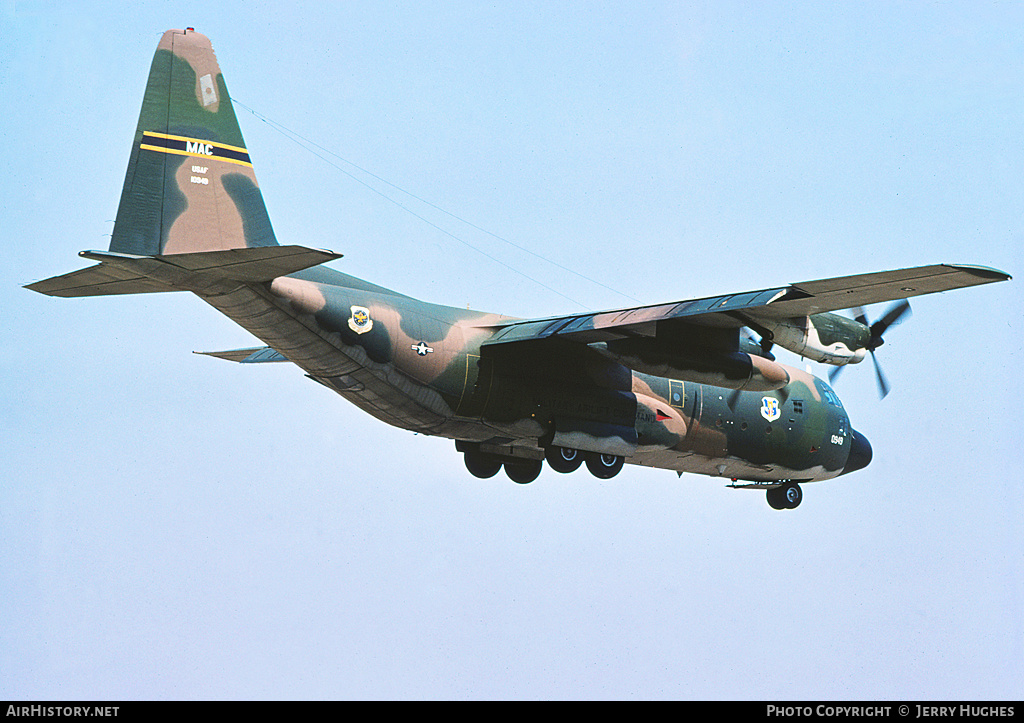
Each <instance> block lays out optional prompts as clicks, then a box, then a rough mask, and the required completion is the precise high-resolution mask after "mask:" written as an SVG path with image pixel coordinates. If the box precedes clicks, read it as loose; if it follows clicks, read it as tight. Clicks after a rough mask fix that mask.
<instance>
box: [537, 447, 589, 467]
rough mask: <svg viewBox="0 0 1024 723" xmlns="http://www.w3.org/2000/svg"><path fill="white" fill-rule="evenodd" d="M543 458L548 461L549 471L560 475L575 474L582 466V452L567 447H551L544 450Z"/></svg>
mask: <svg viewBox="0 0 1024 723" xmlns="http://www.w3.org/2000/svg"><path fill="white" fill-rule="evenodd" d="M544 458H545V459H546V460H547V461H548V466H549V467H550V468H551V469H553V470H555V472H561V473H562V474H569V473H570V472H575V471H576V470H578V469H579V468H580V465H581V464H583V452H580V451H579V450H578V449H569V448H568V447H555V446H554V445H552V446H550V447H548V448H547V449H546V450H544Z"/></svg>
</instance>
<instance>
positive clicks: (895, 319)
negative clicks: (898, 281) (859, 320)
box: [871, 299, 912, 340]
mask: <svg viewBox="0 0 1024 723" xmlns="http://www.w3.org/2000/svg"><path fill="white" fill-rule="evenodd" d="M908 313H912V312H911V311H910V302H909V301H907V300H906V299H901V300H900V301H897V302H896V303H895V304H893V305H892V306H890V307H889V310H888V311H886V312H885V314H884V315H883V316H882V318H881V319H879V320H878V321H876V322H875V323H874V324H872V325H871V336H873V337H877V338H878V339H879V340H881V338H882V334H884V333H885V332H886V330H887V329H888V328H889V327H890V326H895V325H896V324H899V323H900V322H901V321H903V318H904V317H905V316H906V315H907V314H908Z"/></svg>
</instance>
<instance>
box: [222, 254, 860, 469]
mask: <svg viewBox="0 0 1024 723" xmlns="http://www.w3.org/2000/svg"><path fill="white" fill-rule="evenodd" d="M242 296H244V297H248V299H247V301H246V302H242V301H241V299H240V298H237V297H242ZM229 300H230V301H229ZM207 301H208V302H209V303H211V304H212V305H214V306H215V307H217V308H218V309H219V310H221V311H222V312H224V313H226V314H228V315H229V316H231V317H232V318H233V319H235V321H237V322H238V323H240V324H241V325H242V326H244V327H246V328H247V329H249V330H250V331H251V332H252V333H253V334H255V335H256V336H258V337H259V338H261V339H262V340H263V341H264V342H266V343H267V344H268V345H269V346H271V347H272V348H274V349H276V350H277V351H279V352H281V353H282V354H283V355H284V356H286V357H287V358H288V359H289V360H290V361H293V362H295V363H297V364H299V366H301V367H303V368H304V369H305V370H306V372H307V373H308V374H309V375H310V376H311V377H312V378H314V379H316V380H317V381H319V382H321V383H323V384H324V385H326V386H328V387H330V388H331V389H334V390H335V391H337V392H338V393H339V394H341V395H342V396H343V397H345V398H346V399H348V400H349V401H351V402H353V403H354V404H356V405H357V406H359V407H360V408H362V409H363V410H365V411H366V412H368V413H370V414H372V415H373V416H375V417H377V418H378V419H381V420H382V421H385V422H387V423H388V424H392V425H394V426H397V427H401V428H404V429H409V430H413V431H416V432H420V433H424V434H431V435H437V436H442V437H449V438H452V439H456V440H466V441H472V442H477V443H480V444H482V445H483V449H484V450H485V451H488V452H491V453H494V454H499V455H502V456H507V457H525V458H533V459H540V458H542V457H543V455H544V447H545V446H547V444H549V443H550V442H551V440H552V438H553V436H554V435H555V434H557V433H559V432H561V433H562V434H564V435H570V437H571V438H572V439H573V440H575V445H574V446H575V448H578V449H582V450H590V451H597V452H602V451H607V452H608V453H618V454H622V455H623V456H625V457H626V458H627V461H628V462H630V463H633V464H641V465H647V466H652V467H660V468H665V469H672V470H676V471H679V472H696V473H700V474H710V475H716V476H723V477H728V478H735V479H738V480H763V481H778V480H783V479H786V480H791V479H800V480H819V479H827V478H829V477H833V476H835V475H837V474H839V473H840V472H841V471H842V469H843V466H844V465H845V464H846V461H847V457H848V455H849V448H850V444H849V439H848V437H849V435H850V432H851V429H850V425H849V422H848V420H847V417H846V413H845V411H844V410H843V408H842V406H841V405H840V404H839V401H838V398H837V397H836V396H835V395H834V394H833V393H832V392H831V390H830V389H829V388H828V386H827V385H826V384H825V383H824V382H823V381H822V380H820V379H817V378H815V377H813V376H811V375H810V374H807V373H805V372H802V371H800V370H797V369H792V368H788V367H787V371H788V372H789V374H790V382H789V384H788V385H787V386H786V387H785V388H783V389H781V390H778V391H774V392H767V393H751V392H741V393H736V392H734V391H733V390H730V389H722V388H719V387H713V386H708V385H701V384H695V383H692V382H685V381H678V380H672V379H667V378H662V377H656V376H650V375H645V374H640V373H637V372H634V371H632V370H630V369H629V368H627V367H625V366H623V365H621V364H617V363H615V362H614V361H611V360H609V359H608V358H606V357H605V356H604V355H602V354H601V353H599V352H598V351H597V350H595V349H592V348H590V347H589V346H586V345H581V344H576V343H571V342H565V341H561V340H549V341H545V342H540V343H531V342H527V343H523V344H522V345H519V346H518V348H517V347H516V345H511V348H510V346H503V347H502V348H501V349H500V353H496V352H494V351H493V350H491V349H488V347H487V346H485V345H484V343H485V342H486V341H487V340H488V339H489V338H491V336H492V335H493V334H494V330H495V325H497V324H501V323H502V322H506V321H508V318H507V317H502V316H499V315H495V314H486V313H481V312H474V311H467V310H464V309H456V308H452V307H447V306H439V305H434V304H427V303H424V302H421V301H418V300H415V299H412V298H409V297H407V296H403V295H400V294H396V293H393V292H390V291H387V290H386V289H382V288H380V287H376V286H372V285H368V284H366V283H365V282H361V281H359V280H358V279H354V278H353V277H350V276H347V275H345V274H341V273H338V272H336V271H333V270H330V269H326V268H318V269H311V270H308V271H304V272H299V273H298V274H294V275H291V276H289V277H283V278H278V279H276V280H274V281H273V282H272V283H271V284H270V285H269V294H267V293H260V294H253V293H252V290H245V291H242V290H239V291H237V292H235V293H234V294H228V295H226V297H224V296H216V297H211V298H207ZM269 304H273V305H274V308H275V311H276V313H274V314H268V313H267V307H268V305H269ZM278 314H280V315H283V316H287V317H289V318H291V319H294V322H293V323H292V324H282V323H281V318H280V317H279V316H278ZM267 319H270V322H269V323H267V322H266V321H265V320H267ZM292 326H294V327H295V332H294V334H290V333H282V330H284V329H288V328H291V327H292ZM310 337H315V339H316V341H315V342H312V341H311V340H310ZM766 400H770V401H766Z"/></svg>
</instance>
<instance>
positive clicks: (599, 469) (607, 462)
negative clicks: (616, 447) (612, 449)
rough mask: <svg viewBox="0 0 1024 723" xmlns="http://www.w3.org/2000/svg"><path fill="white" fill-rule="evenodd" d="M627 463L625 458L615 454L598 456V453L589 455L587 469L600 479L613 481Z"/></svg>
mask: <svg viewBox="0 0 1024 723" xmlns="http://www.w3.org/2000/svg"><path fill="white" fill-rule="evenodd" d="M625 463H626V459H625V457H619V456H618V455H614V454H598V453H597V452H590V453H589V454H587V469H589V470H590V474H592V475H594V476H595V477H597V478H598V479H611V478H612V477H614V476H615V475H617V474H618V473H619V472H620V471H621V470H622V465H624V464H625Z"/></svg>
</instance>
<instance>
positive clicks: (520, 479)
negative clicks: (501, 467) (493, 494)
mask: <svg viewBox="0 0 1024 723" xmlns="http://www.w3.org/2000/svg"><path fill="white" fill-rule="evenodd" d="M543 466H544V464H543V463H542V462H541V461H540V460H539V459H523V460H516V461H515V462H510V461H508V460H506V461H505V474H507V475H508V478H509V479H510V480H512V481H513V482H515V483H516V484H520V485H525V484H529V483H530V482H533V481H534V480H535V479H537V477H538V475H540V470H541V468H542V467H543Z"/></svg>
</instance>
